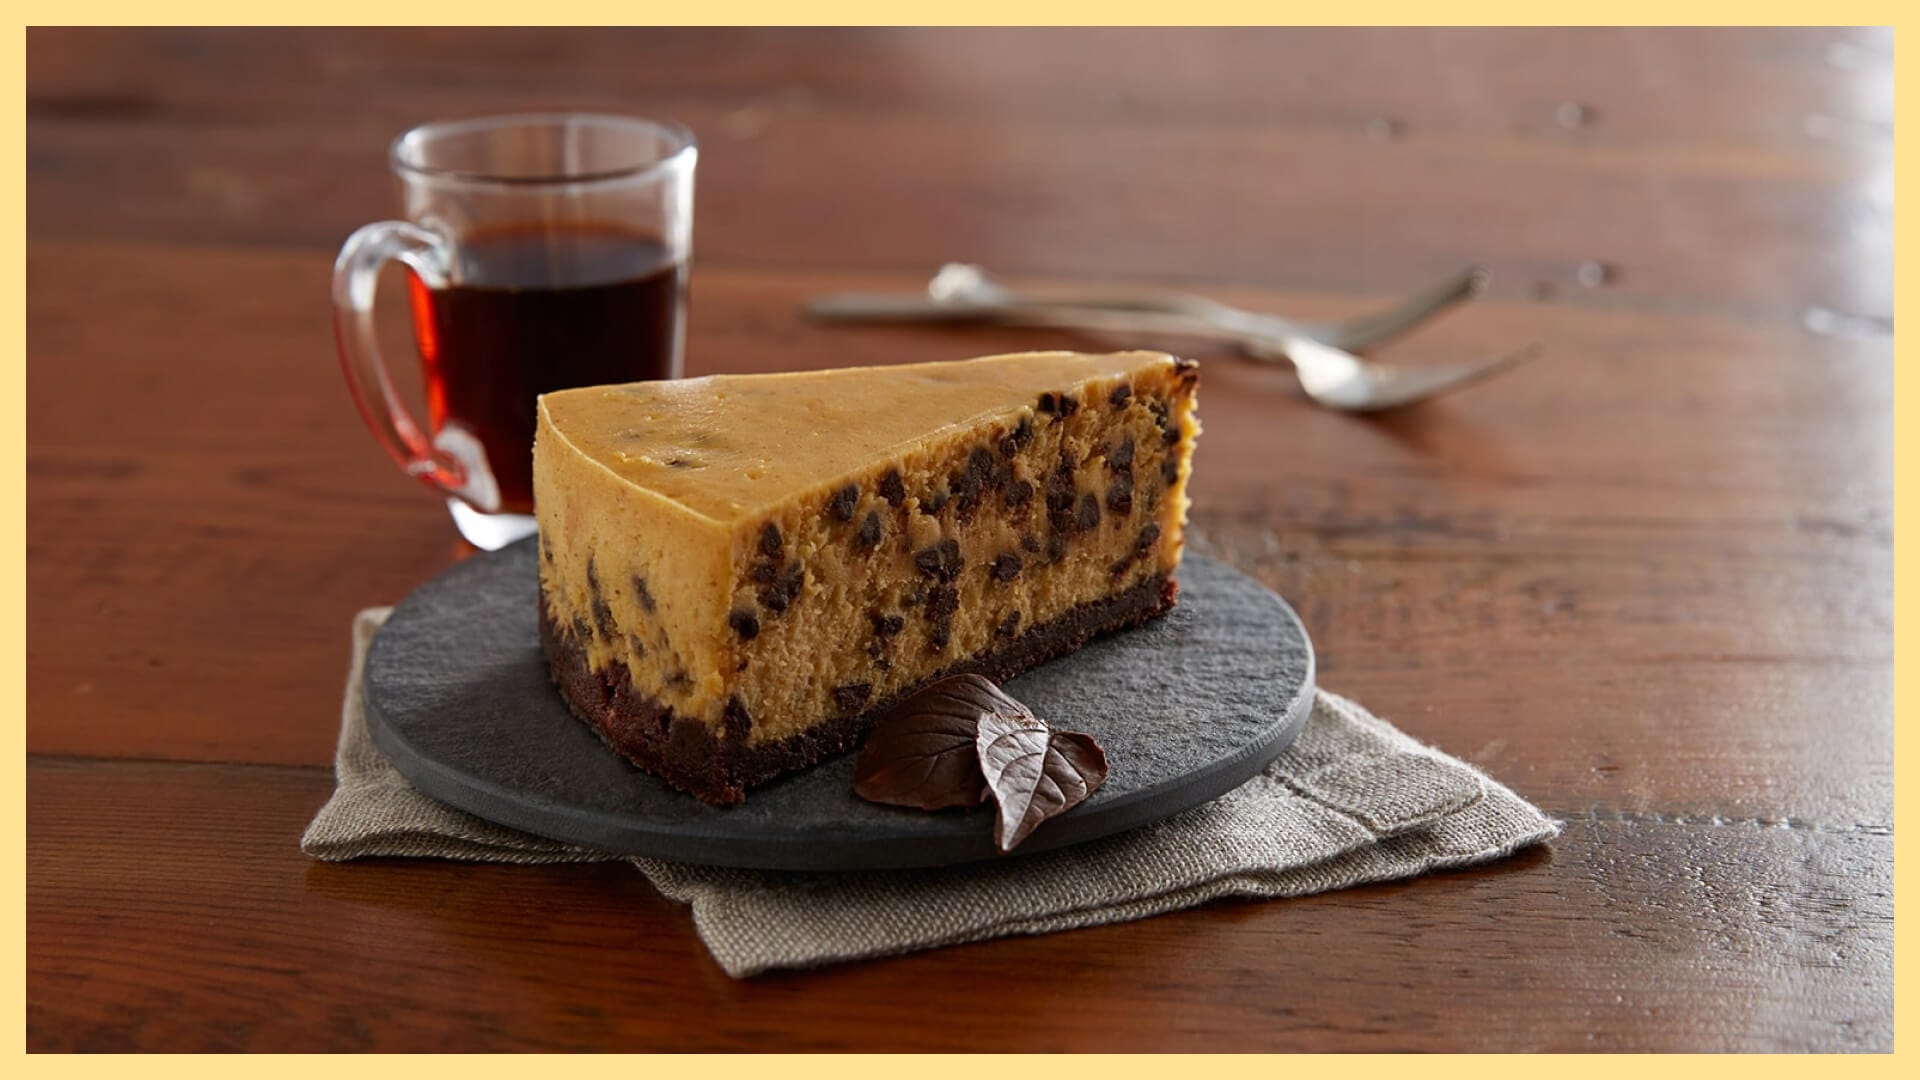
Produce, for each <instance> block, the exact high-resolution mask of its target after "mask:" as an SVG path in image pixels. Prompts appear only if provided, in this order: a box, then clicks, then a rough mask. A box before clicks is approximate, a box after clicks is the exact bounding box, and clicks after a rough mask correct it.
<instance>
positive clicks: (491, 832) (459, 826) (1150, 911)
mask: <svg viewBox="0 0 1920 1080" xmlns="http://www.w3.org/2000/svg"><path fill="white" fill-rule="evenodd" d="M387 610H388V609H385V608H375V609H370V610H367V611H363V612H361V613H360V615H359V617H358V618H356V619H355V620H354V624H353V666H352V668H351V669H350V670H349V672H348V675H347V691H346V701H345V705H344V707H343V709H342V716H341V721H342V722H341V729H340V748H339V752H338V754H337V755H336V757H335V760H334V769H335V772H336V773H337V776H338V782H339V786H338V788H337V789H336V790H335V791H334V793H333V797H332V798H330V799H328V800H327V804H326V805H325V806H323V807H321V808H320V813H319V814H318V815H317V816H316V817H315V818H314V819H313V824H311V825H309V826H308V827H307V832H306V835H305V836H304V837H303V838H302V839H301V841H300V846H301V848H302V849H303V850H305V851H306V852H307V854H309V855H311V856H313V857H314V858H316V859H329V860H345V859H358V858H364V857H368V856H410V857H416V858H433V859H464V860H471V861H476V862H510V863H552V862H589V861H602V860H611V859H618V858H621V857H622V856H618V855H610V854H607V853H605V852H600V851H593V850H589V849H586V848H580V847H574V846H572V845H569V844H563V843H559V842H557V841H553V840H546V839H542V838H541V837H537V836H530V835H528V834H526V833H522V832H516V831H515V830H513V829H508V828H505V827H503V826H499V825H495V824H492V823H491V822H487V821H483V820H481V819H480V818H477V817H474V816H472V815H471V814H467V813H464V812H462V811H459V810H455V809H453V808H452V807H449V806H445V805H442V804H441V803H437V802H435V801H433V800H432V799H429V798H427V797H426V796H425V795H422V794H420V793H419V792H418V791H415V790H414V789H413V788H412V787H410V786H409V785H408V784H407V782H406V780H404V779H402V778H401V776H400V774H399V772H397V771H396V770H395V769H394V768H393V766H392V765H390V764H389V763H388V762H387V760H386V759H385V758H384V757H382V756H381V754H380V752H379V751H378V750H377V749H375V748H374V745H373V741H372V740H371V739H370V738H369V737H368V735H367V724H366V714H365V710H364V709H363V708H362V705H361V694H360V669H361V663H362V661H363V660H364V659H365V657H366V652H367V644H368V642H370V641H371V640H372V639H373V634H374V631H376V630H378V629H379V628H380V624H381V623H382V622H384V621H385V620H386V617H387ZM1558 831H1559V827H1558V825H1556V824H1555V823H1554V822H1553V821H1550V820H1549V819H1548V818H1547V817H1546V816H1545V815H1544V814H1542V813H1541V812H1540V811H1539V810H1536V809H1534V807H1533V806H1531V805H1529V804H1528V803H1527V802H1526V801H1524V800H1522V799H1521V798H1520V797H1519V796H1517V795H1515V794H1514V793H1513V792H1511V791H1508V790H1507V789H1506V788H1504V787H1502V786H1500V785H1499V784H1497V783H1495V782H1494V781H1492V780H1490V779H1488V778H1487V777H1486V776H1485V775H1483V774H1482V773H1480V772H1479V770H1477V769H1475V768H1473V767H1472V766H1470V765H1468V764H1466V763H1465V762H1462V761H1459V760H1457V759H1455V758H1451V757H1448V756H1447V755H1445V754H1442V753H1440V752H1439V751H1437V750H1433V749H1430V748H1428V747H1425V746H1422V745H1420V744H1419V743H1418V742H1415V741H1414V740H1413V739H1411V738H1409V737H1407V736H1406V735H1403V734H1401V733H1400V732H1399V731H1398V730H1396V729H1395V728H1394V727H1393V726H1392V725H1391V724H1388V723H1387V722H1385V721H1384V720H1381V719H1379V718H1378V717H1375V716H1374V715H1372V714H1371V713H1369V712H1367V711H1366V710H1365V709H1362V708H1361V707H1360V706H1358V705H1355V704H1354V703H1353V702H1351V701H1348V700H1347V699H1345V698H1342V697H1338V696H1336V695H1334V694H1329V693H1326V692H1324V691H1323V692H1321V693H1320V695H1319V697H1318V698H1317V699H1316V700H1315V702H1314V708H1313V715H1312V716H1311V717H1310V718H1309V719H1308V720H1307V724H1306V727H1305V728H1304V730H1302V732H1301V734H1300V737H1299V739H1298V740H1297V741H1296V742H1295V743H1294V745H1293V746H1292V747H1291V748H1290V749H1289V750H1288V751H1287V752H1286V753H1285V754H1282V755H1281V756H1280V759H1279V760H1278V761H1275V762H1274V763H1273V764H1272V765H1271V766H1269V767H1268V768H1267V770H1266V771H1265V772H1264V773H1262V774H1260V775H1259V776H1257V777H1255V778H1254V779H1252V780H1250V781H1248V782H1247V783H1246V784H1245V785H1243V786H1241V787H1240V788H1239V789H1237V790H1235V791H1233V792H1232V793H1230V794H1228V795H1225V796H1223V797H1221V798H1219V799H1216V800H1214V801H1213V802H1211V803H1208V804H1207V805H1205V806H1200V807H1196V808H1194V809H1192V810H1188V811H1186V812H1185V813H1182V814H1179V815H1177V816H1175V817H1173V818H1171V819H1169V820H1167V821H1165V822H1162V823H1160V824H1158V825H1152V826H1148V827H1146V828H1141V829H1136V830H1134V831H1132V832H1129V833H1124V834H1122V835H1119V836H1113V837H1109V838H1107V839H1105V840H1099V841H1095V842H1093V843H1090V844H1083V845H1080V846H1078V847H1072V848H1066V849H1063V850H1059V851H1053V852H1046V853H1042V854H1038V855H1033V856H1030V857H1024V858H1010V859H1007V860H1005V861H1003V862H987V863H975V864H972V865H967V866H957V867H952V868H949V869H943V870H913V871H895V872H860V873H840V874H830V873H808V874H802V873H786V872H765V871H746V870H724V869H716V868H713V867H704V866H692V865H688V864H685V863H671V862H662V861H659V860H656V859H633V860H631V861H632V862H633V864H634V865H635V866H636V867H638V868H639V869H640V872H641V873H643V874H645V875H646V876H647V878H648V879H649V880H650V881H652V882H653V884H654V886H655V887H656V888H658V889H659V890H660V891H661V892H662V893H664V894H666V895H667V896H669V897H672V898H673V899H675V900H678V901H680V902H682V903H684V904H688V905H690V906H691V908H692V910H693V923H694V927H695V928H696V929H697V930H698V931H699V934H700V938H701V940H702V941H704V942H706V944H707V948H708V949H709V950H711V951H712V953H713V956H714V959H715V960H717V961H719V963H720V966H721V967H722V968H724V969H726V972H727V974H729V975H733V976H736V977H738V976H745V975H753V974H756V973H759V972H762V971H767V970H771V969H774V968H794V967H808V966H812V965H817V964H829V963H834V962H836V961H841V960H853V959H857V958H861V957H873V956H885V955H889V954H894V953H904V952H912V951H915V950H918V949H931V948H935V947H937V946H942V945H954V944H959V943H961V942H967V941H980V940H984V939H987V938H995V937H1004V936H1007V935H1011V934H1039V933H1049V932H1052V931H1055V930H1071V929H1074V928H1076V927H1082V926H1096V925H1099V924H1101V923H1111V922H1122V921H1125V920H1128V919H1138V918H1142V917H1144V916H1147V915H1156V914H1159V913H1161V912H1164V911H1174V910H1177V909H1180V908H1186V907H1192V906H1194V905H1196V904H1200V903H1204V902H1206V901H1208V900H1212V899H1215V898H1218V897H1224V896H1238V897H1278V896H1301V895H1304V894H1306V893H1316V892H1324V891H1327V890H1329V889H1340V888H1345V887H1347V886H1349V885H1359V884H1363V883H1366V882H1372V881H1387V880H1390V879H1394V878H1404V877H1410V876H1413V875H1415V874H1420V873H1424V872H1425V871H1427V870H1431V869H1434V868H1437V867H1445V866H1462V865H1465V864H1467V863H1475V862H1484V861H1487V860H1489V859H1497V858H1500V857H1502V856H1505V855H1508V854H1511V853H1513V852H1514V851H1516V850H1518V849H1520V848H1522V847H1525V846H1527V845H1529V844H1536V843H1539V842H1541V841H1543V840H1546V839H1548V838H1549V837H1551V836H1553V835H1554V834H1555V833H1556V832H1558Z"/></svg>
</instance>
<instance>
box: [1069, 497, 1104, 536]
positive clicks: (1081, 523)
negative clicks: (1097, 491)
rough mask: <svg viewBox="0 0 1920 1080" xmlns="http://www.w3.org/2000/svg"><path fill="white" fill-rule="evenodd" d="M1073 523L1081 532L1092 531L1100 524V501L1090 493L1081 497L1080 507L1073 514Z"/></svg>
mask: <svg viewBox="0 0 1920 1080" xmlns="http://www.w3.org/2000/svg"><path fill="white" fill-rule="evenodd" d="M1073 523H1074V525H1075V526H1077V527H1078V528H1079V529H1080V531H1081V532H1088V531H1091V530H1092V529H1093V528H1094V527H1095V526H1097V525H1099V524H1100V500H1099V499H1096V498H1094V497H1093V492H1091V491H1089V492H1087V493H1086V494H1085V495H1082V496H1080V506H1079V508H1078V509H1076V510H1075V511H1074V513H1073Z"/></svg>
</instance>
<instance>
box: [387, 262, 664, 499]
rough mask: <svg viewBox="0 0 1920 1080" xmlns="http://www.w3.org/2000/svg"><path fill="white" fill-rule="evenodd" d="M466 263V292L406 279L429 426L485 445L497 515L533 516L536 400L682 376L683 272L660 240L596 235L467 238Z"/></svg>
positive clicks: (462, 287) (462, 284)
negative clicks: (459, 430)
mask: <svg viewBox="0 0 1920 1080" xmlns="http://www.w3.org/2000/svg"><path fill="white" fill-rule="evenodd" d="M459 260H460V267H461V272H460V281H459V282H458V283H457V284H448V285H446V286H443V287H441V288H437V289H436V288H430V287H428V286H427V284H426V283H425V282H424V281H422V280H421V278H420V276H419V275H418V274H409V275H408V282H407V284H408V288H409V291H410V298H411V301H412V308H413V326H414V336H415V339H416V341H417V342H418V343H419V347H420V357H421V360H422V362H423V363H424V365H425V373H426V389H427V414H428V421H429V422H430V423H431V424H432V425H433V429H434V430H435V431H442V430H445V429H446V427H447V426H448V425H449V424H459V425H460V426H462V427H464V428H465V429H466V430H467V432H468V433H469V434H471V435H472V436H473V437H474V438H476V439H478V440H479V442H480V444H481V445H482V446H483V447H484V448H485V452H486V457H487V460H488V461H489V462H491V463H492V464H493V472H494V479H495V481H496V482H497V483H498V484H499V488H500V509H501V510H503V511H508V512H519V513H527V512H529V511H531V510H532V508H533V479H532V459H531V458H530V457H529V456H528V454H527V448H528V447H530V446H532V445H533V429H534V401H535V399H536V398H538V397H539V396H540V395H541V394H544V393H546V392H548V391H549V390H563V389H566V388H568V387H574V386H594V385H597V384H600V383H623V382H637V381H640V380H642V379H671V378H674V377H676V376H678V374H679V372H678V371H676V370H675V365H676V363H677V360H678V357H679V341H680V337H681V333H682V328H681V322H682V320H683V318H684V312H685V303H684V296H685V292H684V290H685V285H686V264H685V263H684V262H680V261H677V260H675V259H674V258H673V255H672V253H671V252H670V251H669V250H668V249H667V248H666V247H665V246H664V245H662V244H661V243H660V242H659V241H658V240H656V239H653V238H651V237H648V236H645V235H641V234H639V233H635V232H632V231H628V230H625V229H622V228H620V227H618V226H593V225H578V226H573V225H570V226H568V227H566V228H564V229H559V230H554V229H545V228H538V227H516V228H501V229H494V230H487V231H484V232H477V233H470V234H468V235H467V236H466V237H464V238H463V239H462V240H461V242H460V255H459ZM556 279H559V280H562V281H564V282H566V283H565V284H558V283H554V282H555V280H556Z"/></svg>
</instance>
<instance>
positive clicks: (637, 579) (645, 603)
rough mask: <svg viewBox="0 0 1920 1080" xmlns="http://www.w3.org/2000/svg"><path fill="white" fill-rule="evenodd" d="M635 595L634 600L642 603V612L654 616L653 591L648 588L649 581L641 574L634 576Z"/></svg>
mask: <svg viewBox="0 0 1920 1080" xmlns="http://www.w3.org/2000/svg"><path fill="white" fill-rule="evenodd" d="M633 595H634V599H636V600H639V601H640V609H641V610H642V611H645V612H646V613H647V614H649V615H651V614H653V590H652V589H649V588H647V579H646V578H643V577H641V576H640V575H639V574H635V575H633Z"/></svg>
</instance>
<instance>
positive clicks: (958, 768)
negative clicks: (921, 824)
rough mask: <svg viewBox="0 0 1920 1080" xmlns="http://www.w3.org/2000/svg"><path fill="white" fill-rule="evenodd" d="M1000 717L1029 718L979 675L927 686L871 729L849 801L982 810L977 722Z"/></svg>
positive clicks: (982, 779)
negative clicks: (1002, 714) (863, 800)
mask: <svg viewBox="0 0 1920 1080" xmlns="http://www.w3.org/2000/svg"><path fill="white" fill-rule="evenodd" d="M1001 713H1006V714H1009V715H1015V716H1022V717H1026V718H1027V719H1029V720H1031V719H1032V717H1033V714H1032V713H1030V712H1028V711H1027V707H1026V706H1024V705H1022V704H1020V703H1019V702H1017V701H1015V700H1013V699H1012V698H1010V697H1008V696H1007V695H1006V694H1004V693H1001V691H1000V688H999V687H997V686H995V685H994V684H993V683H992V681H990V680H988V679H984V678H981V677H980V676H978V675H955V676H953V677H951V678H946V679H941V680H939V681H937V682H932V683H928V684H927V685H926V686H925V687H923V688H922V689H921V690H920V691H918V692H917V693H915V694H914V695H913V696H911V697H909V698H907V699H906V700H905V701H902V702H901V703H900V704H898V705H896V706H894V707H893V708H892V709H890V710H888V711H887V714H886V715H885V716H883V717H881V718H880V721H879V723H877V724H875V725H874V728H873V734H872V736H870V737H869V738H868V739H867V746H866V749H865V750H862V751H861V753H860V760H859V762H858V763H857V764H855V765H854V768H853V791H854V794H856V795H858V796H860V797H861V798H863V799H866V800H868V801H870V802H877V803H886V804H888V805H891V806H911V807H915V808H918V809H921V810H940V809H944V808H946V807H950V806H978V805H980V803H981V802H982V801H983V800H985V799H986V797H987V781H986V777H985V776H983V775H982V774H981V772H980V762H979V758H978V751H977V750H976V748H975V743H976V735H977V733H978V731H979V727H980V720H981V718H982V717H984V716H995V715H999V714H1001ZM1035 722H1036V723H1037V722H1038V721H1035Z"/></svg>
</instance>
